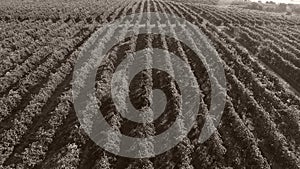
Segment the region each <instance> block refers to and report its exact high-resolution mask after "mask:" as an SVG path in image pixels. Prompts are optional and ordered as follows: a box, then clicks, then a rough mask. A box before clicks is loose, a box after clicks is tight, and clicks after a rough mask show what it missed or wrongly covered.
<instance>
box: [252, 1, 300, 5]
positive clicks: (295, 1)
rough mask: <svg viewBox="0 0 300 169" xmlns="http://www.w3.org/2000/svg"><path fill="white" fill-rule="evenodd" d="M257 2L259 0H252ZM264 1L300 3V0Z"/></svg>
mask: <svg viewBox="0 0 300 169" xmlns="http://www.w3.org/2000/svg"><path fill="white" fill-rule="evenodd" d="M252 1H255V2H257V1H258V0H252ZM261 1H262V2H266V1H273V2H276V3H290V4H300V0H261Z"/></svg>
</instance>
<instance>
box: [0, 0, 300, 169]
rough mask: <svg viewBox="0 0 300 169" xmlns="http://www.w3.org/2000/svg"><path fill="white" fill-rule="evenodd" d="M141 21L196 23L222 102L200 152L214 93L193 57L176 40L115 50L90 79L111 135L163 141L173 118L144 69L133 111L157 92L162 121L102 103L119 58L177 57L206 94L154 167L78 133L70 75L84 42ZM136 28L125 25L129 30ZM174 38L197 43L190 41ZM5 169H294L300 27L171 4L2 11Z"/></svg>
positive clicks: (284, 20) (275, 18)
mask: <svg viewBox="0 0 300 169" xmlns="http://www.w3.org/2000/svg"><path fill="white" fill-rule="evenodd" d="M143 12H160V13H163V14H170V15H176V16H178V17H181V18H183V19H185V20H187V21H189V22H191V23H193V24H195V25H196V26H197V27H198V28H199V29H200V30H201V31H202V32H203V33H204V34H205V35H206V37H207V38H208V39H209V41H210V43H211V45H212V46H213V47H214V48H215V49H216V51H217V53H218V54H219V56H220V58H221V61H222V65H223V67H224V71H225V76H226V81H227V84H226V85H227V95H226V104H225V109H224V112H223V116H222V119H221V123H220V125H219V126H218V128H217V131H215V132H214V134H213V135H212V136H211V137H210V138H209V140H207V141H205V142H204V143H199V142H198V140H197V139H198V137H199V135H200V132H201V128H202V126H203V123H204V121H205V113H206V112H207V111H208V109H209V108H210V106H209V105H210V100H211V98H210V93H211V90H210V84H209V79H208V75H207V73H205V71H206V70H205V67H203V65H202V64H201V63H198V61H197V60H195V59H193V58H194V57H193V56H194V55H195V53H193V52H192V51H191V50H189V49H188V47H187V46H186V45H185V44H183V43H182V42H180V41H177V40H176V39H175V38H172V37H167V36H161V35H157V34H140V35H138V36H132V37H130V38H126V39H125V40H124V41H122V42H120V43H119V44H118V45H116V46H114V48H113V49H112V50H110V53H109V54H108V55H107V57H106V58H105V60H104V61H103V63H102V64H101V66H100V67H99V68H98V72H97V77H96V79H95V88H96V92H97V93H96V95H97V97H98V99H99V100H100V101H101V106H100V109H101V110H102V112H105V114H104V116H105V118H106V120H107V121H108V122H109V123H110V124H111V126H112V127H113V128H114V129H115V130H117V131H120V132H121V133H125V134H126V135H129V136H135V137H145V136H149V135H153V134H155V133H162V132H163V131H164V130H165V128H167V127H169V126H168V125H169V124H167V125H165V124H164V123H163V122H164V121H172V120H173V121H174V118H176V117H174V115H173V114H172V113H174V112H177V111H178V109H179V108H178V107H177V106H174V105H173V104H176V102H177V100H176V97H177V96H178V95H180V91H178V89H177V88H176V84H174V82H173V80H172V79H170V78H169V76H167V75H165V74H163V73H162V72H159V71H149V70H145V71H142V72H141V73H140V74H138V76H137V77H136V78H140V79H142V82H143V83H142V84H139V83H132V84H130V87H131V88H132V89H133V92H132V93H131V94H130V97H131V98H132V100H134V101H136V102H134V103H133V104H134V105H135V106H136V107H137V108H141V107H142V106H143V105H145V104H148V103H147V97H148V95H149V90H150V89H151V88H157V89H161V90H163V91H165V92H167V93H170V96H169V97H171V98H175V99H170V100H168V104H167V105H166V109H168V110H169V111H168V112H165V113H166V115H165V116H162V117H160V118H161V119H160V120H159V121H154V123H153V124H147V125H135V124H132V123H130V121H128V120H126V119H124V118H122V117H121V115H120V114H119V113H116V108H115V107H114V103H113V101H112V100H111V99H107V98H109V97H110V93H109V92H107V91H109V90H110V86H109V85H108V84H109V82H110V81H111V80H112V75H113V73H114V71H115V67H116V65H117V64H118V63H119V62H120V61H121V57H123V56H124V55H125V54H126V53H130V52H131V53H132V52H136V51H139V50H142V49H145V48H161V49H165V50H167V51H170V52H172V53H174V54H176V55H178V56H181V58H183V60H185V61H186V62H187V63H189V65H191V68H192V69H193V72H194V74H195V76H196V77H197V82H198V84H199V88H200V90H201V93H202V95H203V97H202V98H201V99H200V102H201V103H200V110H199V115H198V116H197V124H195V125H194V126H193V128H192V130H191V131H190V132H189V134H188V136H187V137H185V138H184V139H183V141H182V142H180V143H179V144H178V145H176V146H175V147H174V148H172V149H171V150H169V151H167V152H165V153H163V154H160V155H158V156H156V157H153V158H143V159H131V158H126V157H121V156H117V155H114V154H112V153H110V152H108V151H105V150H104V149H102V148H101V147H99V146H98V145H97V144H95V143H94V142H93V141H92V140H91V139H90V138H89V137H88V135H87V134H86V133H85V131H84V130H83V129H82V127H81V124H80V122H79V121H78V118H77V116H76V112H75V109H74V105H73V92H72V83H73V82H72V77H73V74H74V65H75V63H76V61H77V60H78V59H79V57H80V53H81V52H82V51H83V50H84V49H85V48H86V47H87V46H88V45H89V44H87V43H86V42H87V40H88V39H89V38H91V37H93V34H94V33H95V32H96V31H97V30H98V29H100V28H101V27H102V26H103V25H105V24H107V23H111V22H113V21H114V20H117V19H119V18H122V17H123V16H126V15H130V14H139V13H143ZM159 17H161V16H159V15H157V17H156V18H150V22H155V20H156V19H160V18H159ZM165 17H167V15H165ZM142 19H143V18H141V17H140V18H132V20H133V21H134V22H135V23H133V24H134V25H139V22H141V20H142ZM166 24H170V23H166ZM127 29H128V27H122V28H121V29H120V28H118V27H111V28H110V30H109V32H107V33H106V35H105V38H103V43H105V42H107V43H108V42H109V41H111V39H113V38H114V34H116V33H117V32H119V31H120V32H124V35H123V36H124V37H125V34H126V33H127V32H126V30H127ZM178 29H180V30H181V31H182V32H183V33H184V34H185V35H186V37H188V39H189V40H190V41H192V42H193V43H194V44H195V45H196V44H197V42H195V41H193V38H192V35H190V34H189V32H188V31H185V29H184V28H178ZM171 32H173V33H174V37H176V33H175V31H174V30H171ZM135 33H136V34H139V29H135ZM170 57H171V56H170V55H168V54H166V56H165V61H166V63H168V65H167V66H168V69H170V71H172V69H173V65H172V63H171V62H170ZM144 62H145V63H144V64H151V62H153V61H152V60H145V61H144ZM84 73H88V72H84ZM84 73H83V74H82V76H85V75H86V74H84ZM152 76H153V77H156V78H157V79H152V78H151V77H152ZM147 77H148V78H147ZM149 77H150V78H149ZM125 79H126V78H125ZM139 88H142V89H143V90H139ZM178 118H180V117H178ZM181 127H182V128H179V129H180V130H185V129H184V126H181ZM111 139H112V140H110V142H111V144H113V146H117V147H119V146H121V144H122V143H120V142H119V141H118V138H115V137H112V138H111ZM14 168H18V169H19V168H20V169H21V168H32V169H48V168H57V169H58V168H68V169H69V168H70V169H71V168H82V169H89V168H91V169H96V168H101V169H102V168H103V169H110V168H120V169H123V168H128V169H130V168H136V169H140V168H143V169H148V168H149V169H150V168H153V169H154V168H155V169H156V168H158V169H165V168H178V169H179V168H180V169H193V168H195V169H198V168H199V169H200V168H207V169H210V168H214V169H215V168H220V169H233V168H234V169H243V168H245V169H248V168H249V169H268V168H270V169H271V168H272V169H299V168H300V18H297V17H282V16H281V15H277V14H272V13H264V12H261V11H252V10H248V9H242V8H238V7H234V6H226V7H225V6H217V5H210V4H209V3H205V4H201V3H188V2H187V1H184V3H183V2H178V1H172V0H171V1H161V0H125V1H122V0H109V1H104V0H83V1H80V0H74V1H71V0H62V1H61V0H53V1H48V0H46V1H29V0H24V1H19V2H18V3H15V2H11V1H8V0H4V1H3V2H2V1H1V2H0V169H14Z"/></svg>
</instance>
